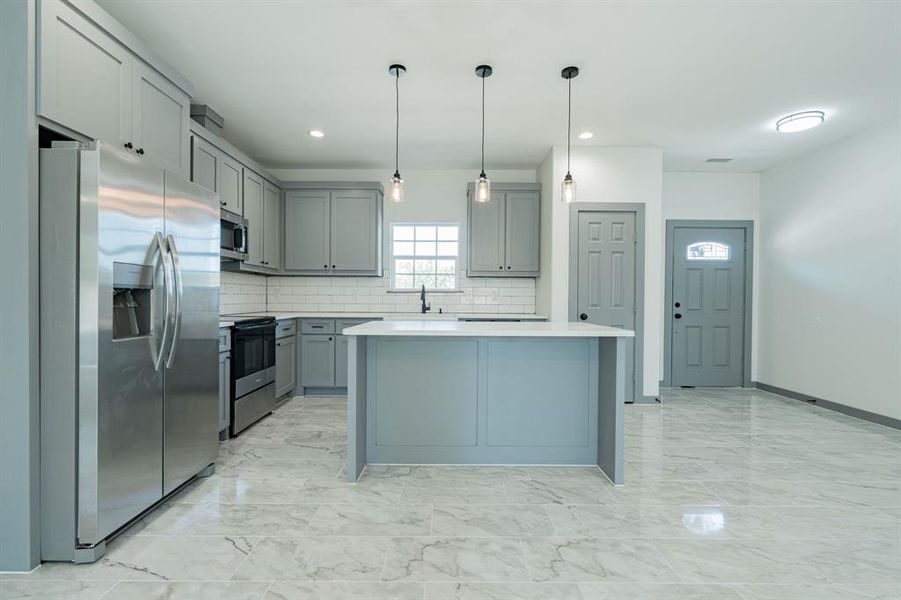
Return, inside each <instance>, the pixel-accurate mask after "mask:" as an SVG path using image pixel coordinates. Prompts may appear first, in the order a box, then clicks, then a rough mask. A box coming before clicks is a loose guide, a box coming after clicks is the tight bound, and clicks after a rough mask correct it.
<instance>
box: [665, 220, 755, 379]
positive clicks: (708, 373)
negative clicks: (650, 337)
mask: <svg viewBox="0 0 901 600" xmlns="http://www.w3.org/2000/svg"><path fill="white" fill-rule="evenodd" d="M672 244H673V248H672V256H673V264H672V265H671V268H672V282H673V283H672V285H673V289H672V306H670V307H669V308H668V310H670V311H671V316H672V319H671V322H672V336H671V340H672V342H671V343H672V348H671V352H670V357H671V360H672V365H671V368H672V371H671V372H672V383H673V385H674V386H681V385H685V386H741V385H742V375H743V373H742V366H743V364H744V356H743V348H744V298H745V230H744V229H742V228H725V227H724V228H713V227H710V228H707V227H684V228H683V227H678V228H676V229H675V230H674V231H673V239H672Z"/></svg>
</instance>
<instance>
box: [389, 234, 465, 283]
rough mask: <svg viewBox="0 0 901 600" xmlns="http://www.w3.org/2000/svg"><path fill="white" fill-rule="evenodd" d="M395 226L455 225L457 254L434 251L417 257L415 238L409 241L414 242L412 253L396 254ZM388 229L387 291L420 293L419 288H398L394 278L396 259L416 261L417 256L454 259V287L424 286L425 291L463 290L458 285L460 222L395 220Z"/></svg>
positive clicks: (460, 245)
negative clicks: (389, 264) (388, 261)
mask: <svg viewBox="0 0 901 600" xmlns="http://www.w3.org/2000/svg"><path fill="white" fill-rule="evenodd" d="M395 227H414V228H415V227H456V228H457V239H456V243H457V255H456V256H450V255H446V254H437V253H436V254H435V255H434V256H419V257H417V256H416V247H415V240H414V241H413V242H411V243H414V248H413V254H412V255H407V254H400V255H396V254H394V241H395V240H394V231H395ZM389 230H390V235H389V238H390V239H389V242H388V244H389V250H390V256H391V267H390V271H391V275H390V281H389V282H388V291H389V292H390V293H395V294H418V293H420V291H421V290H420V288H398V287H397V280H396V277H397V269H396V268H395V265H396V262H397V260H398V259H400V260H413V261H416V260H417V258H418V259H419V260H423V259H425V260H432V259H434V260H436V261H437V260H453V261H454V287H453V288H452V289H451V288H447V289H445V288H442V289H438V288H430V287H426V288H425V291H426V292H428V293H430V294H459V293H461V292H462V291H463V289H462V288H461V287H460V269H461V265H462V264H463V263H462V260H461V258H462V257H461V254H462V252H463V240H462V239H461V237H462V235H463V226H462V225H461V224H460V223H457V222H453V221H396V222H393V223H391V224H390V225H389ZM400 241H404V242H406V241H410V240H400ZM437 241H438V240H436V243H437ZM436 252H437V248H436Z"/></svg>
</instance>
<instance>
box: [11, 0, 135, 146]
mask: <svg viewBox="0 0 901 600" xmlns="http://www.w3.org/2000/svg"><path fill="white" fill-rule="evenodd" d="M38 9H39V10H40V19H41V20H40V32H39V49H40V52H38V54H39V60H40V62H39V65H38V69H39V72H38V89H37V105H38V106H37V112H38V114H40V115H43V116H45V117H47V118H48V119H51V120H53V121H56V122H57V123H60V124H62V125H65V126H66V127H69V128H70V129H74V130H75V131H77V132H79V133H81V134H84V135H86V136H88V137H91V138H94V139H99V140H103V141H105V142H108V143H111V144H114V145H117V146H119V147H121V144H124V143H126V142H130V141H132V138H131V127H132V123H131V93H132V80H131V68H132V61H133V60H134V59H133V58H132V56H131V54H129V52H128V50H126V49H125V48H123V47H122V46H120V45H119V44H118V43H117V42H116V41H114V40H113V39H112V38H110V37H109V36H107V35H106V34H105V33H104V32H103V31H101V30H100V29H98V28H97V27H95V26H94V25H93V24H92V23H91V22H89V21H88V20H87V19H85V18H84V17H82V16H81V15H80V14H78V13H77V12H76V11H74V10H73V9H72V8H71V7H69V6H68V5H66V4H64V3H63V2H61V1H60V0H47V1H45V2H41V3H39V4H38ZM4 85H5V84H4Z"/></svg>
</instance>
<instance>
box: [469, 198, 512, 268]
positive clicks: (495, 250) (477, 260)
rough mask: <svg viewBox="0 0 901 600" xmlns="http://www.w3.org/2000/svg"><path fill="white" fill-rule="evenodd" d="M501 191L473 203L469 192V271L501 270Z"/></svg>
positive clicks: (502, 213) (502, 234) (502, 264)
mask: <svg viewBox="0 0 901 600" xmlns="http://www.w3.org/2000/svg"><path fill="white" fill-rule="evenodd" d="M504 220H505V209H504V193H503V192H491V201H490V202H484V203H480V202H475V201H474V200H473V199H472V194H471V193H470V194H469V271H470V273H471V274H480V275H489V276H491V275H493V274H496V273H501V272H503V271H504V270H505V269H504V266H505V256H504V250H505V248H504V247H505V244H504Z"/></svg>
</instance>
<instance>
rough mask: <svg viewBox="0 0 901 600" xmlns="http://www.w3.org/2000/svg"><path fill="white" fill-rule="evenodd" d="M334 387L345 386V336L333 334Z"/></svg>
mask: <svg viewBox="0 0 901 600" xmlns="http://www.w3.org/2000/svg"><path fill="white" fill-rule="evenodd" d="M335 387H347V336H345V335H338V336H335Z"/></svg>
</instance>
